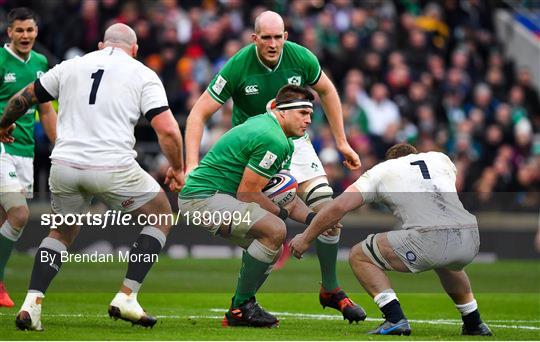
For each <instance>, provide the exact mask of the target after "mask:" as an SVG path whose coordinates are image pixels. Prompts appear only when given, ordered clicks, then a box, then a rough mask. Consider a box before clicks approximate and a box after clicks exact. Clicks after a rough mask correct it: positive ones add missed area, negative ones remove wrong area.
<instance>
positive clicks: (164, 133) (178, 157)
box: [151, 109, 185, 191]
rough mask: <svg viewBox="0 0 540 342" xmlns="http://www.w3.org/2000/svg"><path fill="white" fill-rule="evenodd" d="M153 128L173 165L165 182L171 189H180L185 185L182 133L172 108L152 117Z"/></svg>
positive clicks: (164, 152)
mask: <svg viewBox="0 0 540 342" xmlns="http://www.w3.org/2000/svg"><path fill="white" fill-rule="evenodd" d="M151 125H152V128H153V129H154V130H155V131H156V134H157V136H158V142H159V146H160V147H161V150H162V151H163V154H164V155H165V157H166V158H167V160H168V161H169V164H170V165H171V166H170V168H169V170H168V171H167V175H166V179H165V183H166V184H169V189H170V190H171V191H180V190H181V189H182V187H183V186H184V183H185V180H184V158H183V153H184V152H183V148H182V134H181V133H180V128H179V127H178V123H177V122H176V119H175V118H174V116H173V114H172V112H171V110H170V109H167V110H165V111H163V112H161V113H160V114H157V115H156V116H154V117H153V118H152V121H151Z"/></svg>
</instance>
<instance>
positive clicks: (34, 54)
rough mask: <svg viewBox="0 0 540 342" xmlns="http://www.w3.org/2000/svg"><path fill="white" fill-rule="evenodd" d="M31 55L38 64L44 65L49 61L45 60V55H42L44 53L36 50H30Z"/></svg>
mask: <svg viewBox="0 0 540 342" xmlns="http://www.w3.org/2000/svg"><path fill="white" fill-rule="evenodd" d="M30 53H31V55H32V57H31V58H35V59H36V60H37V61H38V62H39V63H40V64H45V66H48V65H49V61H48V60H47V57H46V56H45V55H44V54H41V53H39V52H37V51H34V50H32V51H30Z"/></svg>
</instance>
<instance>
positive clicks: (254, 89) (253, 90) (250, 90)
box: [244, 84, 259, 95]
mask: <svg viewBox="0 0 540 342" xmlns="http://www.w3.org/2000/svg"><path fill="white" fill-rule="evenodd" d="M244 91H245V92H246V95H255V94H258V93H259V86H258V85H256V84H254V85H248V86H246V87H245V88H244Z"/></svg>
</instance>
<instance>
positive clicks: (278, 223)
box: [265, 215, 287, 249]
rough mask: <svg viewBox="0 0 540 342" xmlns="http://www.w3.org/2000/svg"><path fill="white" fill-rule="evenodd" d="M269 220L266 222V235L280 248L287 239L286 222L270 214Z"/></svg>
mask: <svg viewBox="0 0 540 342" xmlns="http://www.w3.org/2000/svg"><path fill="white" fill-rule="evenodd" d="M268 216H269V217H268V221H267V222H266V225H267V229H265V235H266V238H267V239H268V240H270V241H271V242H272V244H273V245H274V246H276V249H277V248H279V246H281V245H282V244H283V241H285V237H286V236H287V227H286V226H285V222H283V221H282V220H281V219H279V218H277V217H275V216H274V217H272V216H270V215H268Z"/></svg>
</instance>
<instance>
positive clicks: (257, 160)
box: [180, 113, 294, 198]
mask: <svg viewBox="0 0 540 342" xmlns="http://www.w3.org/2000/svg"><path fill="white" fill-rule="evenodd" d="M293 151H294V144H293V142H292V140H291V139H289V138H287V137H286V136H285V133H284V132H283V129H282V128H281V126H280V125H279V122H278V121H277V119H276V117H275V116H274V114H272V113H265V114H261V115H257V116H254V117H252V118H250V119H249V120H247V121H246V122H244V123H243V124H241V125H238V126H236V127H234V128H232V129H231V130H229V131H228V132H227V133H225V134H224V135H223V136H222V137H221V138H220V139H219V140H218V141H217V142H216V143H215V144H214V146H212V148H211V149H210V151H209V152H208V153H207V154H206V155H205V156H204V158H203V159H202V160H201V162H200V164H199V166H197V167H196V168H195V170H193V171H192V172H191V173H190V174H189V176H188V178H187V180H186V184H185V186H184V187H183V188H182V192H181V193H180V197H182V198H190V197H207V196H211V195H213V194H215V193H216V192H222V193H227V194H231V195H233V196H235V195H236V191H237V190H238V187H239V185H240V181H241V180H242V176H243V174H244V169H245V168H246V167H248V168H250V169H251V170H253V171H254V172H256V173H257V174H259V175H261V176H263V177H266V178H271V177H272V176H273V175H275V174H276V173H278V172H279V171H280V170H282V169H288V168H289V165H290V160H291V157H292V154H293Z"/></svg>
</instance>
